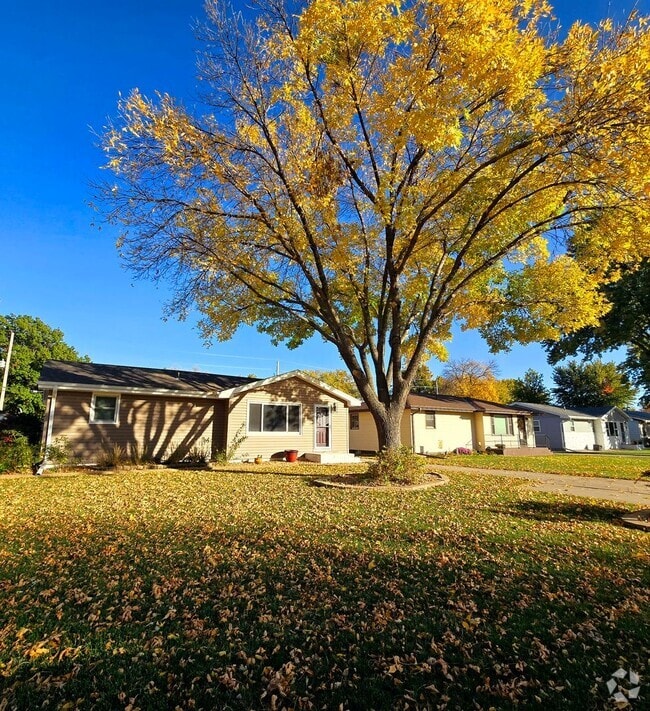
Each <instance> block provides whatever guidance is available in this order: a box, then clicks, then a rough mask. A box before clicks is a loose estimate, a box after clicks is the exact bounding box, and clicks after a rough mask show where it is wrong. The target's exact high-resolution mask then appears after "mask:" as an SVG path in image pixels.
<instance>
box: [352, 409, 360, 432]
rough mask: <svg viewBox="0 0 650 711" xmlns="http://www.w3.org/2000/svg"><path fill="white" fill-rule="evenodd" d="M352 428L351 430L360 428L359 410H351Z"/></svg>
mask: <svg viewBox="0 0 650 711" xmlns="http://www.w3.org/2000/svg"><path fill="white" fill-rule="evenodd" d="M350 429H351V430H358V429H359V413H358V412H351V413H350Z"/></svg>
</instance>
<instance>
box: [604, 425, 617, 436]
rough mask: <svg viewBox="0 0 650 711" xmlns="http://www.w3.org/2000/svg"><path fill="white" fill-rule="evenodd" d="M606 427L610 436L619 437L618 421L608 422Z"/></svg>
mask: <svg viewBox="0 0 650 711" xmlns="http://www.w3.org/2000/svg"><path fill="white" fill-rule="evenodd" d="M605 427H606V428H607V434H608V435H609V436H610V437H618V422H606V423H605Z"/></svg>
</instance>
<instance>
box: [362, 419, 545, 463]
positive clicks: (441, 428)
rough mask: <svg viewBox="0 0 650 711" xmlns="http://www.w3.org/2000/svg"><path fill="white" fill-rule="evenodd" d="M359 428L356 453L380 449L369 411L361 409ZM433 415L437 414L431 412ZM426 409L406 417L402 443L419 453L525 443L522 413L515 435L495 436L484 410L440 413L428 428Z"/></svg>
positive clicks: (530, 438) (529, 435)
mask: <svg viewBox="0 0 650 711" xmlns="http://www.w3.org/2000/svg"><path fill="white" fill-rule="evenodd" d="M355 414H358V416H359V429H357V430H352V429H351V430H350V449H351V451H353V452H376V451H378V449H379V443H378V437H377V428H376V427H375V421H374V419H373V418H372V415H371V414H370V413H369V412H368V411H367V410H357V411H355ZM429 414H434V413H433V411H430V412H429ZM426 415H427V412H426V411H419V410H406V411H405V413H404V416H403V417H402V423H401V439H402V444H403V445H406V446H408V447H412V448H413V451H414V452H416V453H421V454H427V453H435V452H451V451H453V450H454V449H456V448H457V447H467V448H468V449H474V450H479V451H480V450H483V449H485V447H486V446H487V447H490V446H492V447H494V446H495V445H496V444H501V443H503V444H504V446H506V447H519V446H520V445H522V444H524V442H523V441H521V442H520V439H519V429H518V419H519V417H520V416H518V415H508V417H511V418H512V423H513V432H514V434H513V435H508V436H505V435H504V436H501V435H492V422H491V419H490V418H491V415H487V414H484V413H483V412H436V413H435V418H436V426H435V427H434V428H427V426H426ZM525 421H526V442H527V446H529V447H534V446H535V435H534V432H533V422H532V416H529V417H526V418H525Z"/></svg>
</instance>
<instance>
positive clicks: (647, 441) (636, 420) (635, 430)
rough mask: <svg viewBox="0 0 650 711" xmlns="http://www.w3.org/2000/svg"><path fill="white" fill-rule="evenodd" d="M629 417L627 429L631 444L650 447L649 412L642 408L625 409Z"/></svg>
mask: <svg viewBox="0 0 650 711" xmlns="http://www.w3.org/2000/svg"><path fill="white" fill-rule="evenodd" d="M625 414H626V415H627V416H628V417H629V418H630V422H629V431H630V441H631V443H632V444H643V445H645V446H646V447H650V412H645V411H644V410H625Z"/></svg>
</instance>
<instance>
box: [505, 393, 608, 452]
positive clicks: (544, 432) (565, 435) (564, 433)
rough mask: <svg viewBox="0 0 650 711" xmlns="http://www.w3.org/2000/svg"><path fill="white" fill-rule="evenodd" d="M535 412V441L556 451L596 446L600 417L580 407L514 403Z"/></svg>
mask: <svg viewBox="0 0 650 711" xmlns="http://www.w3.org/2000/svg"><path fill="white" fill-rule="evenodd" d="M512 404H513V406H514V407H524V408H526V409H527V410H530V411H531V412H532V413H533V428H534V431H535V443H536V444H537V446H538V447H548V448H549V449H555V450H565V449H571V450H582V449H594V445H596V428H595V421H596V418H595V417H594V416H593V415H587V414H586V413H584V412H580V411H578V410H568V409H566V408H564V407H557V406H556V405H541V404H539V403H533V402H514V403H512Z"/></svg>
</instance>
